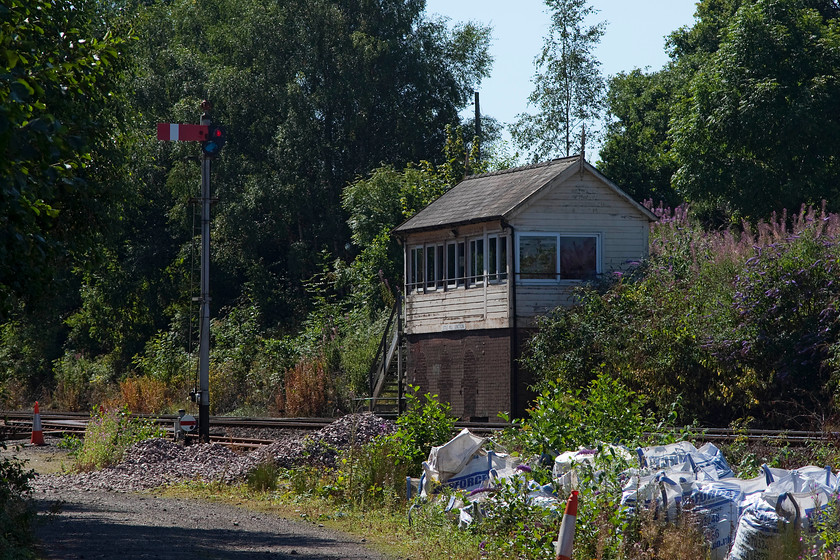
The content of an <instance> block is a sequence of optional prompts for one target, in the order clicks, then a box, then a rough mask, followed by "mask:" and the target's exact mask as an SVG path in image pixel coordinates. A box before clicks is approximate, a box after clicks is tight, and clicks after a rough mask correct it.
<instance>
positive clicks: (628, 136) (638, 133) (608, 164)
mask: <svg viewBox="0 0 840 560" xmlns="http://www.w3.org/2000/svg"><path fill="white" fill-rule="evenodd" d="M678 76H679V71H678V69H677V68H675V67H671V68H664V69H662V70H660V71H658V72H651V73H649V74H646V73H644V72H642V71H641V70H639V69H636V70H633V71H631V72H628V73H624V72H620V73H618V74H617V75H615V76H613V77H611V78H610V80H609V88H608V91H607V96H606V106H607V118H606V120H607V125H606V131H605V140H604V146H603V147H602V148H601V151H600V161H599V162H598V170H599V171H601V172H602V173H603V174H604V175H606V176H607V177H609V178H610V180H611V181H613V182H614V183H615V184H617V185H620V186H621V189H622V190H623V191H624V192H626V193H627V194H629V195H630V196H632V197H633V199H634V200H648V199H652V200H654V201H655V202H657V203H659V202H664V203H665V204H668V205H675V204H678V203H679V202H680V200H678V197H677V194H676V192H675V191H674V189H673V187H672V186H671V177H672V176H673V174H674V172H675V171H676V170H677V165H676V162H675V161H674V157H673V154H672V151H671V139H670V137H669V135H668V131H669V129H670V121H671V113H672V109H673V98H674V95H675V90H676V88H677V87H678V84H679V80H678Z"/></svg>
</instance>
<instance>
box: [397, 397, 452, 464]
mask: <svg viewBox="0 0 840 560" xmlns="http://www.w3.org/2000/svg"><path fill="white" fill-rule="evenodd" d="M418 393H419V388H418V387H414V386H409V391H408V392H407V393H406V405H407V406H406V408H407V411H406V412H405V414H403V415H402V416H400V417H399V418H398V419H397V431H396V432H395V433H393V434H391V435H390V436H388V438H389V439H391V441H392V443H393V444H394V447H393V448H392V450H391V457H393V458H394V459H395V460H396V461H398V462H399V463H400V464H404V465H407V466H408V467H409V468H410V469H411V472H419V471H420V465H421V463H422V462H423V461H424V460H425V459H426V457H428V455H429V451H430V450H431V448H432V446H434V445H441V444H443V443H446V442H447V441H449V439H451V438H452V430H453V429H454V427H455V418H453V417H452V414H451V407H450V405H449V403H447V402H441V401H439V400H438V398H437V395H430V394H428V393H426V394H424V395H423V398H422V399H421V397H419V396H418Z"/></svg>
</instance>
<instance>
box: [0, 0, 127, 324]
mask: <svg viewBox="0 0 840 560" xmlns="http://www.w3.org/2000/svg"><path fill="white" fill-rule="evenodd" d="M0 16H2V19H0V65H2V69H3V71H2V73H0V208H2V216H3V217H2V218H0V320H3V319H4V318H6V317H7V314H8V313H9V311H10V310H11V309H12V307H13V306H14V302H15V301H16V300H19V299H21V298H23V299H27V298H31V297H34V296H38V295H40V294H42V293H43V292H44V291H45V290H46V287H47V286H48V285H50V284H51V282H52V280H53V278H54V277H55V276H57V275H61V271H62V270H68V269H69V268H70V267H71V264H69V262H70V261H69V258H70V257H71V254H72V253H76V254H80V253H83V252H84V251H85V250H86V249H87V248H89V247H90V244H91V242H93V240H94V238H95V237H96V236H97V232H98V231H99V230H100V229H101V228H103V227H105V223H106V222H107V221H108V219H109V217H111V216H117V215H118V214H119V212H118V211H117V209H116V208H114V207H110V208H109V205H108V202H109V201H111V200H115V199H117V198H118V196H119V194H118V193H114V192H113V191H110V192H109V190H108V189H106V188H105V186H106V184H103V183H101V182H99V181H97V180H94V177H96V176H97V175H98V176H99V177H102V176H104V175H107V174H108V171H107V169H108V168H111V169H113V167H114V166H116V165H118V163H117V162H116V161H115V162H113V163H112V162H107V163H106V162H96V161H94V159H93V157H92V153H94V152H96V151H97V150H102V151H105V150H107V149H109V148H108V146H109V145H110V146H113V144H114V140H113V139H114V137H115V136H116V134H115V133H114V131H112V130H110V129H109V128H108V123H107V122H106V117H107V113H106V109H108V108H110V107H113V101H114V100H113V97H112V94H113V93H114V89H115V87H114V86H115V83H116V82H117V79H118V76H119V75H120V64H121V62H120V60H121V49H122V48H123V47H124V44H125V39H126V37H127V34H122V35H121V33H120V31H119V29H115V28H113V27H110V24H113V23H114V21H115V20H114V18H112V17H109V16H110V14H108V13H106V10H105V9H104V8H102V7H101V6H100V5H98V4H97V3H96V2H92V1H90V2H88V1H85V0H82V1H80V2H75V1H73V2H71V1H69V0H58V1H54V2H53V1H46V0H26V1H21V0H9V2H6V3H4V5H3V6H2V7H0ZM114 159H115V160H117V161H118V160H119V158H118V157H115V158H114ZM60 260H61V261H63V264H60V263H59V261H60Z"/></svg>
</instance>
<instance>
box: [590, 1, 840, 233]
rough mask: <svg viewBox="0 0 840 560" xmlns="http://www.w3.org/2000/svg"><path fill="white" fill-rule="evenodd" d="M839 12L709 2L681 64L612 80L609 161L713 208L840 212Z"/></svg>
mask: <svg viewBox="0 0 840 560" xmlns="http://www.w3.org/2000/svg"><path fill="white" fill-rule="evenodd" d="M839 21H840V20H838V13H837V9H836V6H834V5H833V4H832V3H831V2H824V1H822V0H783V1H776V0H750V1H748V2H745V1H740V0H704V1H701V2H698V3H697V11H696V13H695V22H694V24H693V25H692V26H686V27H683V28H681V29H678V30H676V31H675V32H674V33H672V34H671V36H670V37H669V40H668V41H669V44H668V46H669V48H670V55H671V57H672V62H671V63H670V64H669V65H667V66H666V67H665V68H663V69H661V70H656V71H654V72H650V73H643V72H640V71H634V72H632V73H630V74H626V75H619V76H617V77H616V78H615V79H613V80H612V81H611V83H610V92H609V94H608V97H607V103H608V113H609V114H610V116H611V117H612V118H613V120H612V121H611V122H610V124H608V127H607V137H606V141H605V143H604V150H603V152H602V157H603V162H602V165H601V168H602V169H603V170H604V171H605V173H606V174H607V176H609V177H610V178H612V179H614V180H616V182H617V183H618V184H619V185H622V186H626V187H627V189H628V190H629V191H630V192H633V193H634V194H636V195H637V196H648V195H649V196H652V197H653V198H655V199H662V200H664V201H665V202H666V203H669V204H674V203H676V202H678V201H679V200H685V201H688V202H691V203H692V204H693V206H694V207H695V210H696V211H703V212H706V213H715V212H720V211H723V212H724V213H727V214H731V213H733V212H734V213H740V214H741V215H746V216H750V217H751V218H752V219H760V218H767V217H768V216H769V215H770V213H771V212H773V211H776V212H779V211H781V210H782V209H783V208H798V207H799V206H800V205H801V204H814V205H817V204H819V203H820V201H821V200H827V201H828V202H829V208H830V209H831V210H832V211H836V210H837V209H838V206H837V205H836V201H837V200H838V196H837V184H838V180H837V179H838V174H839V173H840V167H838V165H837V162H836V161H835V158H834V157H833V155H832V154H834V153H836V152H837V149H838V147H837V142H838V139H840V134H838V130H840V129H838V126H840V125H838V123H837V119H836V118H835V117H834V113H835V111H834V109H833V107H834V106H835V105H836V104H837V102H838V100H837V91H838V89H837V87H836V80H837V77H836V76H837V69H838V68H840V58H838V54H837V53H838V50H839V49H838V48H837V46H838V44H840V24H838V22H839Z"/></svg>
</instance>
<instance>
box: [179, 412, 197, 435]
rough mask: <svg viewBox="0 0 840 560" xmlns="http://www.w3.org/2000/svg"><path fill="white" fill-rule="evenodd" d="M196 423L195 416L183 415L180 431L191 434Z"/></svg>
mask: <svg viewBox="0 0 840 560" xmlns="http://www.w3.org/2000/svg"><path fill="white" fill-rule="evenodd" d="M196 425H197V422H196V421H195V416H193V415H191V414H184V415H183V416H181V429H182V430H184V431H185V432H191V431H193V430H194V429H195V427H196Z"/></svg>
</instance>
